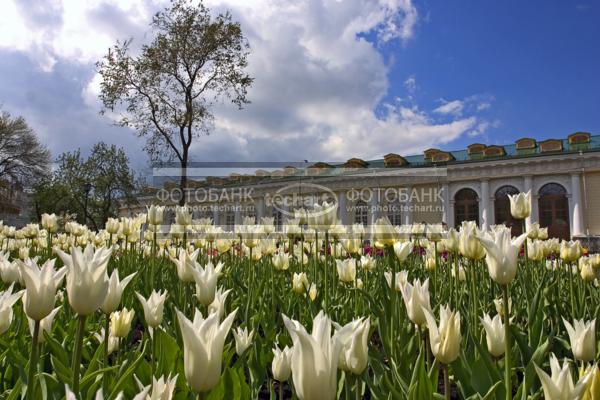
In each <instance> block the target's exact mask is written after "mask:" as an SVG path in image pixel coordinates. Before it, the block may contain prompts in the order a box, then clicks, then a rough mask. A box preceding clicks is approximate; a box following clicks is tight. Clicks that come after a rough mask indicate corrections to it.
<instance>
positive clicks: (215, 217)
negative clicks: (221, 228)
mask: <svg viewBox="0 0 600 400" xmlns="http://www.w3.org/2000/svg"><path fill="white" fill-rule="evenodd" d="M212 207H213V210H212V214H213V224H215V225H219V223H220V221H219V216H220V213H219V203H213V204H212Z"/></svg>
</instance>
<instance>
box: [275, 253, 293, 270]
mask: <svg viewBox="0 0 600 400" xmlns="http://www.w3.org/2000/svg"><path fill="white" fill-rule="evenodd" d="M272 261H273V267H275V269H276V270H278V271H285V270H287V269H288V268H289V267H290V255H289V254H288V253H285V252H283V251H279V252H277V253H275V254H273V258H272Z"/></svg>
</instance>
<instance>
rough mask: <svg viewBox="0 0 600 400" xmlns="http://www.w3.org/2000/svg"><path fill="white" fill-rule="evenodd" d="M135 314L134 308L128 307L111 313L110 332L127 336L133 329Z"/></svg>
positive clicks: (118, 335)
mask: <svg viewBox="0 0 600 400" xmlns="http://www.w3.org/2000/svg"><path fill="white" fill-rule="evenodd" d="M133 315H134V313H133V310H127V308H123V309H122V310H121V311H115V312H113V313H112V314H111V315H110V334H111V335H113V336H114V337H118V338H124V337H126V336H127V335H128V334H129V331H130V330H131V321H132V320H133Z"/></svg>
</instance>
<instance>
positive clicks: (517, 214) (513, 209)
mask: <svg viewBox="0 0 600 400" xmlns="http://www.w3.org/2000/svg"><path fill="white" fill-rule="evenodd" d="M508 199H509V201H510V213H511V214H512V216H513V218H515V219H525V218H527V217H529V215H530V214H531V190H530V191H528V192H527V193H523V192H520V193H518V194H513V195H510V194H509V195H508Z"/></svg>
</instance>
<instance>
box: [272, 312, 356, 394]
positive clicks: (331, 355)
mask: <svg viewBox="0 0 600 400" xmlns="http://www.w3.org/2000/svg"><path fill="white" fill-rule="evenodd" d="M283 322H284V324H285V327H286V328H287V330H288V332H289V334H290V336H291V337H292V341H293V344H294V345H293V347H292V363H291V365H292V378H293V380H294V387H295V389H296V394H297V395H298V398H299V399H300V400H332V399H334V398H335V397H336V392H337V390H336V389H337V367H338V362H339V357H340V352H341V351H342V349H343V346H344V343H346V341H347V340H348V338H349V337H350V335H351V334H352V327H351V325H350V324H347V325H345V326H344V327H342V328H341V329H340V330H338V331H337V332H335V334H334V335H333V336H332V335H331V320H330V319H329V318H328V317H327V316H326V315H325V314H324V313H323V311H321V312H319V314H317V316H316V317H315V318H314V320H313V328H312V333H311V334H308V332H307V331H306V329H305V328H304V327H303V326H302V325H300V323H299V322H298V321H294V320H291V319H289V318H288V317H286V316H285V315H284V316H283Z"/></svg>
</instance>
